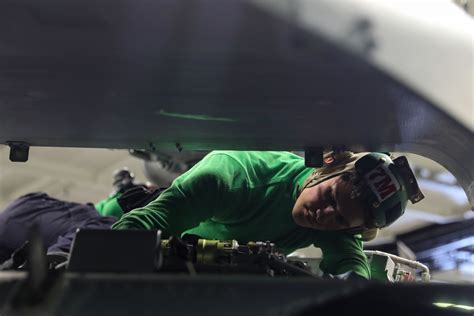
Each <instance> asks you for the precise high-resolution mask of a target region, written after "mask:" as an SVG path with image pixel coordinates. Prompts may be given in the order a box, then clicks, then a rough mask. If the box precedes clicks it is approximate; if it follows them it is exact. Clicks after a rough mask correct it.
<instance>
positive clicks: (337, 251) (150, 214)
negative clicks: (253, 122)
mask: <svg viewBox="0 0 474 316" xmlns="http://www.w3.org/2000/svg"><path fill="white" fill-rule="evenodd" d="M311 171H312V169H311V168H307V167H305V165H304V159H303V158H301V157H299V156H297V155H294V154H292V153H288V152H252V151H240V152H239V151H214V152H211V153H210V154H209V155H207V156H206V157H205V158H204V159H203V160H202V161H200V162H199V163H198V164H196V165H195V166H194V167H193V168H192V169H190V170H189V171H187V172H186V173H184V174H183V175H181V176H179V177H178V178H177V179H176V180H175V181H174V182H173V184H172V185H171V186H170V187H169V188H168V189H167V190H165V191H163V193H161V195H160V196H159V197H158V198H157V199H156V200H154V201H153V202H151V203H150V204H148V205H146V206H145V207H142V208H138V209H135V210H133V211H131V212H129V213H127V214H125V215H124V216H122V218H121V219H120V220H119V221H118V222H117V223H115V224H114V226H113V228H114V229H161V230H162V231H163V236H164V237H165V238H166V237H167V236H169V235H180V234H185V233H189V234H196V235H199V236H201V237H203V238H207V239H221V240H225V239H236V240H238V241H239V242H242V243H245V242H248V241H252V240H253V241H255V240H262V241H266V240H270V241H272V242H274V243H275V244H276V246H277V248H278V249H279V250H280V251H282V252H284V253H290V252H292V251H294V250H296V249H299V248H303V247H306V246H309V245H311V244H314V245H315V246H316V247H319V248H321V250H322V252H323V260H322V262H321V265H320V267H321V269H322V270H323V271H324V272H326V273H331V274H341V273H344V272H347V271H355V272H356V273H358V274H359V275H361V276H364V277H366V278H370V270H369V266H368V264H367V259H366V257H365V255H364V253H363V248H362V241H361V240H359V239H357V238H356V237H354V236H351V235H348V234H345V233H341V232H326V231H318V230H315V229H311V228H305V227H301V226H298V225H296V223H295V222H294V221H293V218H292V216H291V211H292V209H293V205H294V203H295V201H296V198H297V185H298V184H299V185H301V184H302V182H303V181H304V180H305V179H306V177H307V176H308V175H309V174H310V173H311Z"/></svg>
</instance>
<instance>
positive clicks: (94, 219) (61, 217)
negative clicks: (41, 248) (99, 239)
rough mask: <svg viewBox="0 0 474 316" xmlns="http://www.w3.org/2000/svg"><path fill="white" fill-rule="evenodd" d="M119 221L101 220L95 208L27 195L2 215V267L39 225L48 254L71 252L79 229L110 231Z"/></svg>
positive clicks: (37, 193) (32, 194)
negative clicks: (30, 229) (34, 226)
mask: <svg viewBox="0 0 474 316" xmlns="http://www.w3.org/2000/svg"><path fill="white" fill-rule="evenodd" d="M115 221H116V219H115V218H113V217H106V216H101V215H100V214H99V213H98V212H97V210H96V209H95V207H94V205H93V204H79V203H73V202H67V201H62V200H58V199H55V198H52V197H50V196H48V195H47V194H46V193H41V192H36V193H30V194H26V195H24V196H21V197H20V198H18V199H16V200H15V201H14V202H12V203H11V204H10V205H8V206H7V208H6V209H5V210H4V211H3V212H0V263H2V262H4V261H5V260H7V259H9V258H10V256H11V255H12V253H13V251H15V250H16V249H18V248H19V247H21V246H22V245H23V244H24V243H25V241H26V240H27V239H28V231H29V228H30V227H31V226H32V225H37V226H38V228H39V230H40V233H41V236H42V238H43V243H44V245H45V247H46V248H48V252H51V251H64V252H69V250H70V247H71V242H72V240H73V238H74V235H75V233H76V229H77V228H94V229H108V228H110V226H111V225H112V224H113V223H114V222H115Z"/></svg>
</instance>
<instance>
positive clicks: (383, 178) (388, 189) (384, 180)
mask: <svg viewBox="0 0 474 316" xmlns="http://www.w3.org/2000/svg"><path fill="white" fill-rule="evenodd" d="M389 172H390V171H389V170H387V169H386V168H384V167H383V166H378V167H376V168H375V169H374V170H372V171H370V172H369V173H368V174H367V175H366V178H367V179H368V180H369V184H370V187H371V188H372V189H373V190H374V193H375V194H376V195H377V198H378V199H379V201H380V202H382V201H384V200H386V199H387V198H389V197H390V196H391V195H392V194H394V193H395V192H396V191H397V190H398V189H399V187H398V183H397V182H396V180H395V179H394V177H393V176H392V175H390V174H389Z"/></svg>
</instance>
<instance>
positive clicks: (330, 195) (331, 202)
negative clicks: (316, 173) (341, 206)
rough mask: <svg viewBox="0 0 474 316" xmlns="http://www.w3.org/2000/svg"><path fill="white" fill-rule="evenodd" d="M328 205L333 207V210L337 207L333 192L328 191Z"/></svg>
mask: <svg viewBox="0 0 474 316" xmlns="http://www.w3.org/2000/svg"><path fill="white" fill-rule="evenodd" d="M326 203H327V204H329V205H330V206H332V207H333V208H336V207H337V203H336V200H335V199H334V196H333V195H332V192H331V191H330V190H328V191H327V193H326Z"/></svg>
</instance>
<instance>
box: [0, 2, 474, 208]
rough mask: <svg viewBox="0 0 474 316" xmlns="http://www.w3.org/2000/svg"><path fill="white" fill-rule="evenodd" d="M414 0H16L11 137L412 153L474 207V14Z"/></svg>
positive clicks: (12, 6) (2, 64)
mask: <svg viewBox="0 0 474 316" xmlns="http://www.w3.org/2000/svg"><path fill="white" fill-rule="evenodd" d="M410 3H411V4H410V7H406V5H405V4H403V3H401V4H398V2H389V1H387V2H379V1H377V2H374V1H367V2H364V1H356V0H350V1H329V0H321V1H311V0H299V1H294V0H248V1H244V0H227V1H225V2H223V1H219V0H195V1H185V0H176V1H169V0H156V1H152V2H150V1H146V0H118V1H113V2H110V1H92V0H71V1H67V2H64V1H60V0H44V1H41V2H38V1H33V0H22V1H12V0H4V1H2V2H1V3H0V143H3V144H8V143H11V142H14V143H21V144H27V145H29V146H68V147H104V148H135V149H146V150H150V151H154V150H157V149H171V148H175V149H176V150H192V149H203V150H208V149H274V150H283V149H285V150H302V149H305V148H317V147H321V146H333V145H346V146H349V147H350V146H362V147H364V148H366V149H370V150H373V149H375V150H395V151H403V152H412V153H416V154H420V155H422V156H425V157H428V158H431V159H433V160H435V161H437V162H439V163H440V164H442V165H443V166H444V167H446V168H447V169H448V170H449V171H451V172H452V173H453V174H454V175H455V177H456V178H457V179H458V181H459V183H460V184H461V185H462V187H463V188H464V190H465V191H466V193H467V196H468V198H469V200H470V204H471V206H473V205H474V196H473V194H474V193H473V187H474V184H473V178H474V164H473V163H472V162H473V161H474V137H473V130H474V121H473V120H474V118H473V112H472V111H473V99H472V86H473V78H472V73H474V70H473V50H474V49H473V45H472V29H473V27H472V26H473V22H472V20H471V19H469V18H468V17H467V16H465V15H464V13H463V12H462V11H461V10H460V9H458V8H457V7H455V6H454V4H452V3H451V1H440V2H439V3H437V4H432V5H430V6H423V10H415V9H416V8H418V7H417V6H419V5H421V4H419V3H417V2H416V1H415V2H410ZM434 8H437V9H434ZM431 11H432V12H431ZM30 159H33V157H30Z"/></svg>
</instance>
